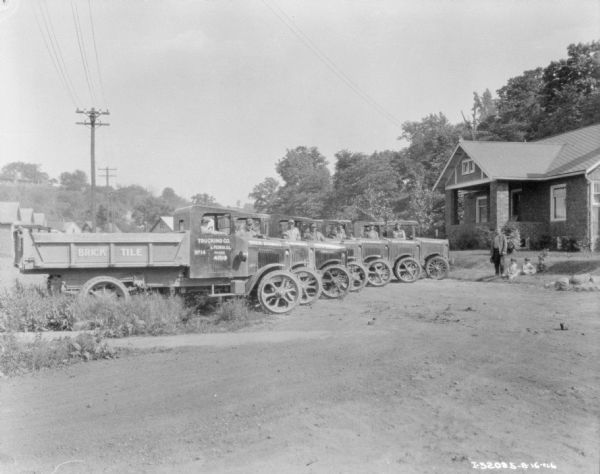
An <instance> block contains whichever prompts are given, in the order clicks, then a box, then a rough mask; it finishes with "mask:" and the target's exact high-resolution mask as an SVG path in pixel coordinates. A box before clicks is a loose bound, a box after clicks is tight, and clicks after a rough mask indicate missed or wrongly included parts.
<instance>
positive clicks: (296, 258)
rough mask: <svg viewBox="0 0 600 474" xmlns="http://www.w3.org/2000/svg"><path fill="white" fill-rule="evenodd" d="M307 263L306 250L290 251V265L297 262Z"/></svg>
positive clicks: (304, 248)
mask: <svg viewBox="0 0 600 474" xmlns="http://www.w3.org/2000/svg"><path fill="white" fill-rule="evenodd" d="M307 261H308V248H306V247H303V248H295V249H292V264H294V263H298V262H307Z"/></svg>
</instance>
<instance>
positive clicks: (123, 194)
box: [0, 162, 219, 232]
mask: <svg viewBox="0 0 600 474" xmlns="http://www.w3.org/2000/svg"><path fill="white" fill-rule="evenodd" d="M0 183H4V184H0V201H17V202H19V203H20V205H21V207H24V208H25V207H30V208H33V209H34V210H35V211H36V212H43V213H44V214H45V215H46V218H47V219H48V220H49V221H64V222H66V221H74V222H77V223H79V224H81V223H83V222H86V221H91V210H90V192H91V186H90V184H89V182H88V177H87V174H86V173H85V172H84V171H81V170H75V171H73V172H68V171H65V172H63V173H61V174H60V176H59V178H58V179H55V178H50V177H49V175H48V174H47V173H45V172H44V171H43V170H42V169H41V167H40V165H38V164H32V163H24V162H12V163H8V164H6V165H5V166H3V167H2V169H0ZM96 202H97V209H96V224H97V227H98V228H99V229H100V230H109V228H110V225H109V224H110V223H114V224H115V225H116V226H117V227H118V228H119V229H121V230H123V231H125V232H133V231H140V230H149V228H150V227H151V226H152V225H153V224H154V223H156V222H157V221H158V219H159V217H160V216H169V215H172V214H173V211H174V210H175V209H177V208H178V207H183V206H186V205H189V204H192V203H194V204H204V205H219V204H218V203H217V201H216V200H215V198H214V197H213V196H211V195H210V194H207V193H197V194H195V195H194V196H192V197H191V199H189V200H188V199H185V198H183V197H181V196H179V195H178V194H177V193H176V192H175V190H173V188H170V187H166V188H164V189H163V190H162V192H161V193H160V194H159V195H158V196H155V195H154V194H153V193H152V192H150V191H148V190H147V189H145V188H144V187H142V186H139V185H130V186H117V187H112V186H96Z"/></svg>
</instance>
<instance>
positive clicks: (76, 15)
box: [71, 1, 96, 103]
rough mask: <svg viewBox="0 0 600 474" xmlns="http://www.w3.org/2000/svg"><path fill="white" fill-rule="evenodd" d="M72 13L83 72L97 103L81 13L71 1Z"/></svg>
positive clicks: (93, 100)
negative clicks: (82, 30) (86, 51)
mask: <svg viewBox="0 0 600 474" xmlns="http://www.w3.org/2000/svg"><path fill="white" fill-rule="evenodd" d="M71 11H72V12H73V21H74V23H75V34H76V36H77V45H78V46H79V54H80V55H81V62H82V64H83V72H84V73H85V80H86V82H87V85H88V90H89V92H90V98H91V99H92V102H93V103H95V102H96V94H95V92H94V87H93V84H92V81H91V78H90V76H91V74H90V69H89V66H88V62H87V57H86V53H85V43H84V41H83V34H82V32H81V22H80V21H79V12H78V11H77V7H76V6H75V4H74V3H73V1H71Z"/></svg>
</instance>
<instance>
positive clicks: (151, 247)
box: [14, 231, 190, 273]
mask: <svg viewBox="0 0 600 474" xmlns="http://www.w3.org/2000/svg"><path fill="white" fill-rule="evenodd" d="M15 234H16V235H15V261H14V264H15V266H16V267H18V268H19V269H20V270H21V272H23V273H47V272H48V271H49V270H54V269H63V268H131V267H179V266H185V265H189V257H190V256H189V233H187V232H177V233H165V234H159V233H156V234H155V233H136V234H125V233H119V234H60V233H30V232H27V231H21V232H16V233H15Z"/></svg>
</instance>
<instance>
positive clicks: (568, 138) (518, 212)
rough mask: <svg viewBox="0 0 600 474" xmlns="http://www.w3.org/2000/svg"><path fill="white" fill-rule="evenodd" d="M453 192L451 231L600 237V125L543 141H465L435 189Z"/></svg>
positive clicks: (532, 237) (534, 237) (448, 214)
mask: <svg viewBox="0 0 600 474" xmlns="http://www.w3.org/2000/svg"><path fill="white" fill-rule="evenodd" d="M434 189H438V190H442V191H444V192H445V194H446V209H445V220H446V233H447V236H448V238H449V239H450V241H451V242H456V241H457V239H458V238H459V237H460V236H461V235H465V234H467V235H468V234H473V233H477V231H478V230H480V229H481V230H492V229H494V228H495V227H496V226H503V225H504V224H506V223H507V222H509V221H512V222H514V223H515V225H516V226H517V227H518V228H519V230H520V233H521V238H522V239H523V240H529V241H530V242H536V241H539V240H540V238H542V237H546V236H548V237H551V238H553V239H555V238H557V237H568V238H573V239H576V240H578V241H584V242H586V241H588V242H591V243H592V246H593V247H595V248H597V246H595V245H594V244H595V243H596V242H598V239H599V238H600V227H599V226H600V124H597V125H591V126H589V127H585V128H581V129H578V130H574V131H571V132H567V133H563V134H561V135H556V136H553V137H550V138H545V139H543V140H539V141H536V142H530V143H524V142H523V143H521V142H474V141H460V142H459V144H458V145H457V146H456V148H455V150H454V152H453V153H452V155H451V156H450V158H449V159H448V162H447V163H446V166H445V167H444V169H443V171H442V173H441V174H440V176H439V178H438V180H437V181H436V183H435V185H434Z"/></svg>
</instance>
